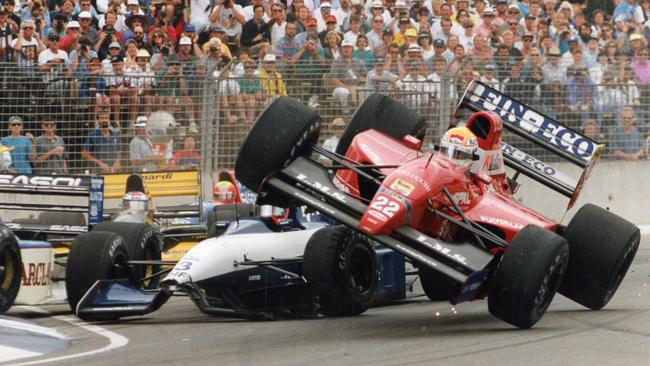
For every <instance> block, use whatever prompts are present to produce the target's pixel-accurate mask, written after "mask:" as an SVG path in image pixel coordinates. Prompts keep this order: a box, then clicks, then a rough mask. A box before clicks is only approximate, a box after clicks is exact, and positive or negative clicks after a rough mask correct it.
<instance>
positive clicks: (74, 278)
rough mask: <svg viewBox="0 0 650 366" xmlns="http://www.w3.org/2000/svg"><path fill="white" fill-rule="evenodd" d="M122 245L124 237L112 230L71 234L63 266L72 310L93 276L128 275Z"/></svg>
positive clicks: (102, 277)
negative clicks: (68, 250)
mask: <svg viewBox="0 0 650 366" xmlns="http://www.w3.org/2000/svg"><path fill="white" fill-rule="evenodd" d="M126 247H127V245H126V242H125V241H124V239H123V238H122V237H121V236H120V235H119V234H116V233H112V232H106V231H92V232H89V233H84V234H81V235H79V236H77V237H76V238H75V240H74V242H73V244H72V247H71V248H70V253H69V254H68V263H67V265H66V268H65V278H66V281H65V289H66V292H67V295H68V304H69V305H70V308H71V309H72V311H73V312H76V310H77V304H78V303H79V301H81V299H82V298H83V296H84V295H85V294H86V292H87V291H88V290H89V289H90V288H91V287H92V286H93V285H94V284H95V282H97V280H104V279H124V278H130V277H131V273H130V271H129V269H128V267H127V266H126V261H128V260H129V252H128V250H127V248H126Z"/></svg>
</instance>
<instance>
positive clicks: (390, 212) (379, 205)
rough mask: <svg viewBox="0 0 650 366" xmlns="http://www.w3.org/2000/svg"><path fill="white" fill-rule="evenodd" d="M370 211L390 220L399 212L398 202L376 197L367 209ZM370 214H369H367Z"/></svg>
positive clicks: (384, 197)
mask: <svg viewBox="0 0 650 366" xmlns="http://www.w3.org/2000/svg"><path fill="white" fill-rule="evenodd" d="M369 209H370V210H376V211H377V212H380V213H382V214H384V215H385V216H386V217H388V218H392V217H393V216H394V215H395V213H396V212H397V211H399V202H396V201H395V200H393V199H392V197H391V198H389V197H386V196H377V197H376V198H375V199H374V200H373V201H372V203H371V204H370V207H369ZM369 214H370V213H369ZM384 221H386V220H384Z"/></svg>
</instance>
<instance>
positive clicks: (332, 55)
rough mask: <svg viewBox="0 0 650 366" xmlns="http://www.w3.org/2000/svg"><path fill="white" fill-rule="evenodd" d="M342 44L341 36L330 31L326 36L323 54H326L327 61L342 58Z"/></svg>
mask: <svg viewBox="0 0 650 366" xmlns="http://www.w3.org/2000/svg"><path fill="white" fill-rule="evenodd" d="M340 43H341V36H339V34H338V33H337V32H335V31H330V32H328V33H327V35H326V36H325V42H324V46H323V52H324V54H325V59H326V60H337V59H339V58H341V49H340V47H339V44H340Z"/></svg>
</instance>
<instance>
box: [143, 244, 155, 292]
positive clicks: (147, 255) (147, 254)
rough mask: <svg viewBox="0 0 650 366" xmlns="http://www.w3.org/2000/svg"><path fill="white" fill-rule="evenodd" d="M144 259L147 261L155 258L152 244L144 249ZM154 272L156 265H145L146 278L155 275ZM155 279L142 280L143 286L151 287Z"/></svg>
mask: <svg viewBox="0 0 650 366" xmlns="http://www.w3.org/2000/svg"><path fill="white" fill-rule="evenodd" d="M144 259H145V260H147V261H150V260H153V259H154V258H153V251H152V249H151V247H150V246H147V248H146V249H145V251H144ZM153 274H154V265H153V264H147V265H145V266H144V278H148V277H151V276H153ZM152 281H153V279H148V280H145V281H142V287H144V288H149V286H150V285H151V282H152Z"/></svg>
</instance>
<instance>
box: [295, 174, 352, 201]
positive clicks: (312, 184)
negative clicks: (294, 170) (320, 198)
mask: <svg viewBox="0 0 650 366" xmlns="http://www.w3.org/2000/svg"><path fill="white" fill-rule="evenodd" d="M296 179H298V180H300V181H301V182H303V183H305V184H307V185H308V186H310V187H312V188H314V189H316V190H317V191H320V192H323V193H325V194H326V195H328V196H331V197H333V198H334V199H336V200H338V201H341V202H343V203H347V198H346V196H345V194H344V193H342V192H338V191H336V190H333V189H331V188H330V187H329V186H328V185H326V184H322V183H320V182H310V181H309V180H308V177H307V176H306V175H304V174H298V176H296Z"/></svg>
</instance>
